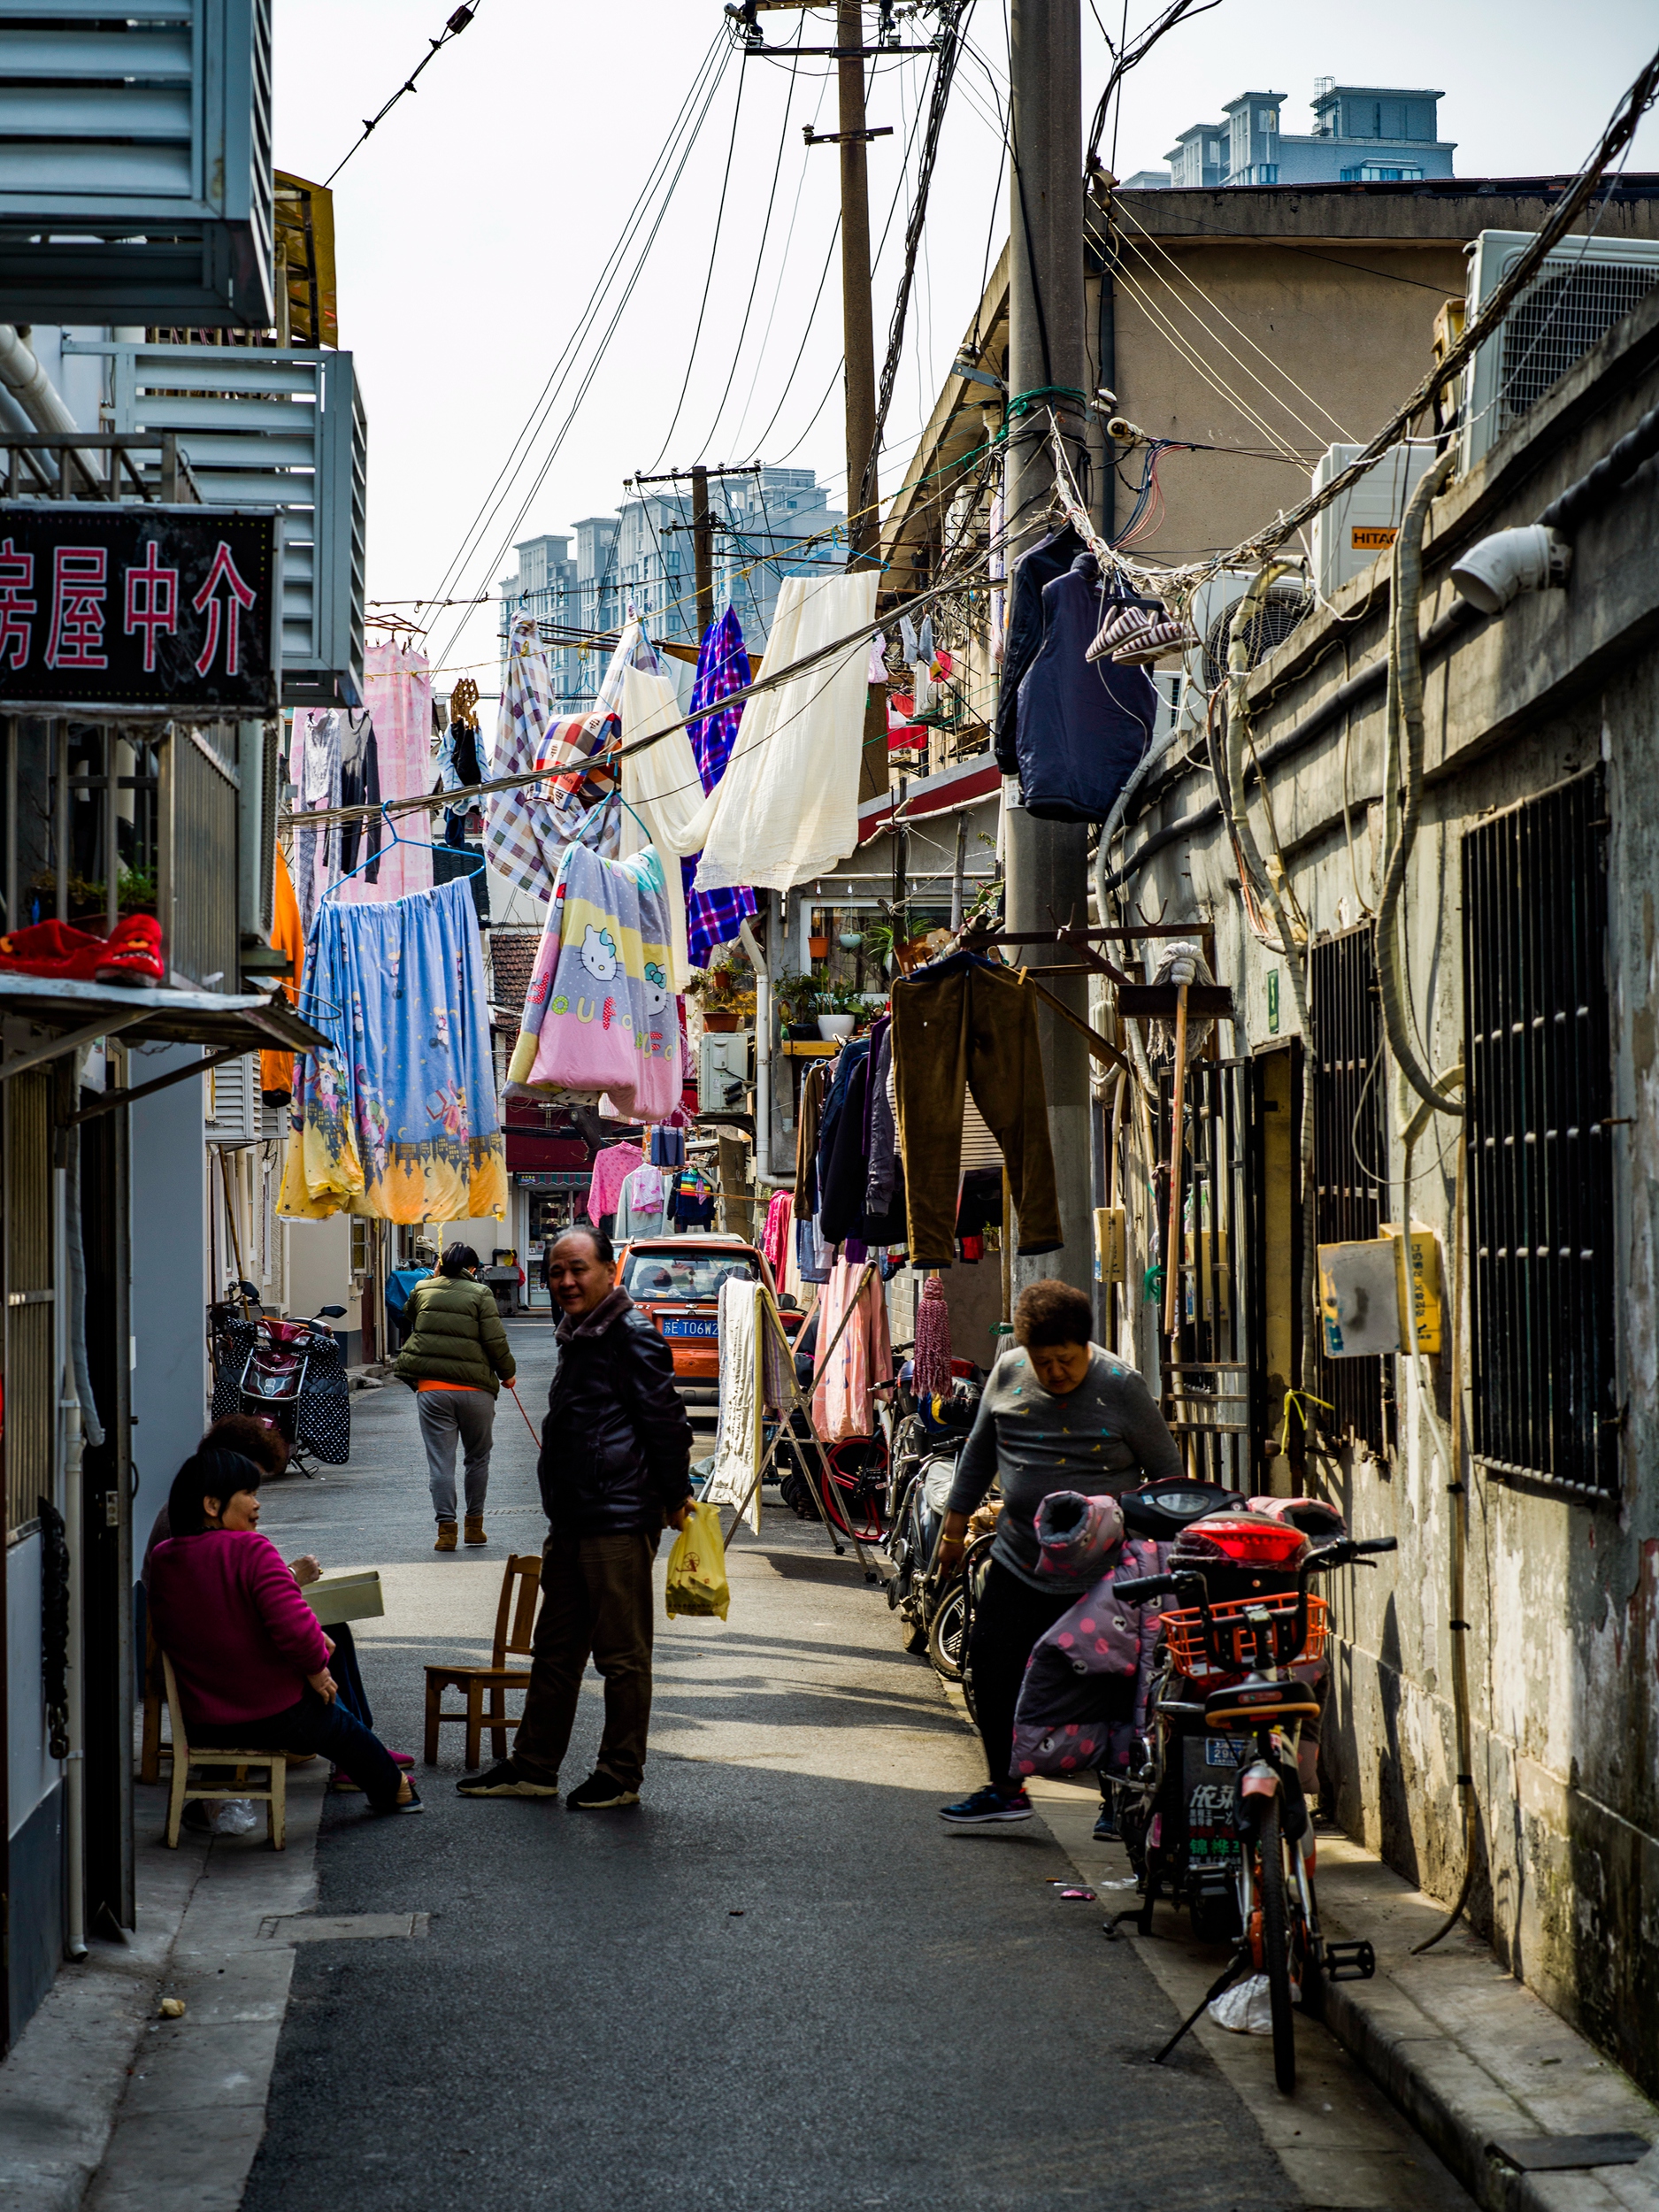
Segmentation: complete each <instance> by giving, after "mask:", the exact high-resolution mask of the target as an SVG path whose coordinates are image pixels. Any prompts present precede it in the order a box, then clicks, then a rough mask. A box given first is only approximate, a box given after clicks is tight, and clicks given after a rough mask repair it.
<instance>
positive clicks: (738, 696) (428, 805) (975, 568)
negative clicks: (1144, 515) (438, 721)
mask: <svg viewBox="0 0 1659 2212" xmlns="http://www.w3.org/2000/svg"><path fill="white" fill-rule="evenodd" d="M989 558H990V557H989V555H988V554H979V555H977V556H976V557H974V559H973V560H972V561H971V562H970V563H969V564H968V565H967V566H966V568H965V569H963V570H958V571H957V572H956V573H955V574H953V575H952V576H950V577H949V579H948V580H945V581H943V582H941V583H938V584H935V585H933V587H932V588H930V589H928V590H927V591H925V592H918V594H917V595H915V597H914V598H912V599H910V600H907V601H906V603H905V605H906V611H910V609H911V608H915V607H922V606H930V605H932V603H933V601H934V600H936V599H942V598H944V597H945V596H946V595H948V594H949V593H950V592H955V591H960V590H961V588H962V587H963V584H964V581H966V580H968V578H969V577H970V576H972V575H974V574H977V573H978V572H980V571H981V570H988V568H989ZM892 622H893V617H892V616H891V615H888V616H887V617H885V618H880V619H878V620H874V621H871V622H868V623H865V624H864V626H862V627H861V628H859V629H856V630H854V631H852V632H851V633H850V634H849V635H848V636H846V637H841V638H835V639H833V640H832V641H831V642H830V643H829V644H827V645H822V646H820V647H819V648H818V650H817V651H816V652H812V653H807V654H803V656H802V657H801V658H800V659H799V660H798V661H792V662H791V663H790V664H789V665H788V666H787V668H780V669H777V670H772V669H769V670H768V671H767V672H766V673H765V674H764V676H760V677H757V679H756V680H755V681H754V682H753V683H752V684H746V685H745V686H744V687H743V688H742V689H741V691H729V692H727V693H726V695H725V697H724V698H722V699H721V700H720V702H719V704H718V708H710V709H707V710H703V712H700V713H697V714H693V715H687V716H686V717H685V718H683V719H682V720H680V721H678V722H672V723H670V724H669V725H668V726H666V727H665V728H664V729H660V730H653V731H652V732H651V733H650V735H649V737H641V738H636V739H635V740H634V742H633V744H632V745H629V746H628V747H626V749H625V750H624V751H623V752H621V753H618V754H617V755H615V756H613V757H615V758H617V759H622V758H625V757H631V756H633V755H634V754H636V753H642V752H644V751H645V750H646V749H648V748H649V747H650V746H652V745H660V744H662V743H663V742H664V741H665V740H666V739H668V738H671V737H674V736H676V735H678V734H679V733H680V731H681V730H689V729H693V728H695V726H697V725H698V724H699V723H701V722H705V721H707V720H709V719H710V717H711V716H712V715H713V714H714V713H716V712H719V713H724V712H725V711H726V710H727V709H728V708H731V707H734V706H741V705H742V704H743V703H744V702H745V701H746V700H749V699H753V698H757V697H758V696H759V695H760V694H761V693H763V692H767V691H775V690H777V689H779V688H780V687H781V686H782V685H784V684H787V683H789V682H792V681H793V680H794V679H795V677H797V676H802V675H804V674H805V673H806V672H807V671H808V670H809V669H812V668H816V667H818V665H819V664H820V663H822V662H824V661H826V660H832V659H833V658H834V657H836V656H837V655H839V654H842V653H846V652H849V651H851V650H852V649H853V648H854V647H856V646H859V645H867V644H868V643H869V641H870V640H871V639H872V638H873V637H879V636H880V635H881V634H882V633H883V632H884V631H886V630H887V629H888V628H890V627H891V626H892ZM538 780H539V779H538V778H536V777H534V776H528V777H527V776H526V775H525V774H524V773H523V772H522V771H520V772H518V773H517V774H514V775H511V776H500V777H492V778H491V779H489V780H488V781H486V782H483V783H470V784H466V785H464V786H463V787H462V788H461V789H460V790H459V791H458V792H457V791H433V792H426V793H423V794H421V795H419V796H417V797H415V798H410V799H395V800H388V802H387V803H386V804H385V806H384V808H381V807H378V806H375V807H361V806H359V807H327V808H322V807H319V808H318V809H317V810H316V811H315V812H314V813H306V812H300V813H294V814H285V815H283V816H282V817H281V822H280V826H281V827H282V828H284V829H321V828H325V827H326V826H328V825H329V824H331V823H335V822H360V821H364V820H366V819H367V818H368V817H369V816H371V815H376V816H378V815H380V814H381V813H382V812H383V813H384V814H385V816H386V818H388V819H389V818H390V817H391V816H393V815H394V814H418V813H427V814H434V813H436V812H437V811H438V810H440V809H441V808H442V807H451V806H455V805H457V804H459V803H462V801H464V800H465V801H469V802H470V801H471V800H472V799H477V798H482V797H486V796H488V794H489V793H491V792H493V791H522V790H525V789H526V788H527V787H529V786H530V785H532V784H534V783H535V782H537V781H538Z"/></svg>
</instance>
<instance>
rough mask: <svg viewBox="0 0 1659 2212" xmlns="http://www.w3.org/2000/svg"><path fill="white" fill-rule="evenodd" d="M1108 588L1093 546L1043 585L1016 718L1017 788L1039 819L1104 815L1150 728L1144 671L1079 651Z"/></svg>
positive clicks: (1098, 620)
mask: <svg viewBox="0 0 1659 2212" xmlns="http://www.w3.org/2000/svg"><path fill="white" fill-rule="evenodd" d="M1113 596H1115V595H1109V594H1106V593H1104V592H1102V588H1101V572H1100V563H1099V562H1098V561H1097V560H1096V559H1095V557H1094V555H1093V554H1092V553H1079V556H1078V557H1077V558H1076V560H1074V561H1073V562H1072V564H1071V567H1070V568H1069V569H1068V570H1067V571H1066V572H1065V574H1064V576H1060V577H1056V579H1055V580H1054V582H1053V583H1051V584H1045V585H1044V587H1043V592H1042V618H1043V626H1042V646H1041V650H1040V651H1039V653H1038V655H1037V657H1036V658H1035V660H1033V662H1032V664H1031V666H1030V668H1029V669H1028V670H1027V671H1026V673H1025V680H1023V682H1022V683H1021V684H1020V687H1019V712H1018V725H1017V748H1018V759H1019V787H1020V793H1021V796H1022V798H1023V799H1024V802H1025V810H1026V812H1027V813H1028V814H1034V815H1036V816H1037V817H1038V818H1040V819H1041V820H1042V821H1047V822H1103V821H1104V820H1105V818H1106V817H1107V816H1108V815H1109V814H1110V812H1111V810H1112V807H1113V805H1114V804H1115V803H1116V801H1117V798H1118V793H1119V792H1120V791H1121V790H1122V789H1123V787H1124V786H1125V783H1127V782H1128V780H1129V779H1130V777H1131V775H1133V772H1134V770H1135V768H1136V766H1137V764H1139V762H1140V759H1141V754H1142V753H1143V752H1144V751H1145V750H1146V748H1147V743H1148V740H1149V739H1150V737H1151V735H1152V726H1153V723H1154V720H1155V718H1156V713H1157V703H1158V695H1157V687H1156V685H1155V684H1154V683H1153V680H1152V679H1151V677H1150V676H1149V675H1148V673H1147V672H1146V670H1145V669H1144V668H1120V667H1118V664H1117V663H1116V662H1115V661H1110V660H1101V661H1094V662H1090V661H1087V660H1086V659H1085V658H1084V655H1085V654H1086V653H1087V650H1088V649H1089V647H1090V646H1091V645H1092V644H1093V643H1094V639H1095V636H1096V635H1097V634H1098V633H1099V630H1100V626H1101V624H1102V621H1103V620H1104V619H1105V617H1106V612H1107V610H1108V607H1109V605H1110V600H1111V598H1112V597H1113ZM1004 683H1006V678H1005V679H1004ZM1004 696H1006V691H1005V692H1004Z"/></svg>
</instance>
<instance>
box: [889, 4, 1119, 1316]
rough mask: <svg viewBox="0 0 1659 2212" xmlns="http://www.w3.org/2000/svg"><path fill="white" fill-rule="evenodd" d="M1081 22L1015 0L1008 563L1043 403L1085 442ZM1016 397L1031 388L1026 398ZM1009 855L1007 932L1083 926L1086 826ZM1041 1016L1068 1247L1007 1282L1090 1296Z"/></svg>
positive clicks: (1041, 835) (1069, 1070) (1067, 1122)
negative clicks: (1060, 1286)
mask: <svg viewBox="0 0 1659 2212" xmlns="http://www.w3.org/2000/svg"><path fill="white" fill-rule="evenodd" d="M1080 28H1081V27H1080V22H1079V0H1010V34H1011V55H1010V105H1011V116H1010V122H1011V127H1012V138H1013V159H1012V182H1011V204H1010V222H1009V227H1010V292H1009V362H1008V389H1009V399H1010V410H1011V411H1012V412H1011V413H1010V423H1009V435H1008V459H1007V481H1006V487H1005V491H1004V503H1005V509H1006V513H1007V517H1008V529H1009V563H1010V568H1011V567H1012V565H1013V561H1014V560H1015V559H1016V558H1017V557H1018V555H1019V554H1021V553H1023V552H1024V551H1025V549H1027V548H1028V547H1029V546H1031V545H1033V544H1034V543H1035V542H1036V541H1037V539H1038V538H1039V537H1040V536H1041V534H1042V531H1043V527H1044V523H1045V519H1046V517H1047V515H1048V503H1049V497H1050V495H1051V494H1052V492H1053V489H1054V483H1055V470H1054V460H1053V456H1052V454H1051V452H1050V450H1049V443H1048V434H1049V431H1048V415H1049V410H1050V409H1052V410H1053V412H1054V414H1055V416H1056V419H1058V421H1059V423H1060V426H1061V432H1062V434H1063V436H1064V439H1065V441H1066V443H1067V446H1068V448H1069V449H1070V450H1071V454H1072V456H1073V459H1074V465H1075V462H1076V459H1077V457H1080V455H1081V454H1082V453H1083V451H1084V449H1085V439H1086V431H1085V416H1084V411H1083V407H1084V402H1083V384H1084V380H1085V376H1086V374H1087V367H1086V361H1087V356H1086V353H1085V349H1084V342H1083V182H1082V174H1083V132H1082V101H1083V80H1082V50H1081V42H1080ZM1022 396H1025V399H1024V404H1023V406H1022ZM849 419H850V416H849ZM1016 795H1017V794H1016ZM1005 851H1006V854H1007V865H1008V926H1009V928H1010V929H1014V930H1038V929H1052V928H1053V927H1054V926H1056V924H1057V923H1069V922H1075V923H1078V924H1079V925H1080V924H1085V923H1087V919H1088V828H1087V824H1084V823H1080V822H1079V823H1071V822H1041V821H1036V820H1033V818H1032V817H1031V816H1030V815H1029V814H1027V813H1026V812H1025V810H1024V808H1023V807H1018V806H1014V805H1011V804H1010V807H1009V809H1008V818H1007V838H1006V843H1005ZM1025 955H1026V959H1027V961H1028V962H1029V964H1031V965H1032V966H1033V967H1041V966H1043V965H1047V964H1054V963H1056V962H1058V961H1060V960H1062V958H1063V957H1069V956H1065V955H1064V954H1063V952H1062V949H1061V948H1060V947H1058V946H1044V945H1032V946H1029V947H1027V948H1026V949H1025ZM1053 989H1054V991H1055V995H1056V997H1059V998H1062V999H1064V1001H1065V1002H1066V1003H1067V1004H1068V1005H1070V1006H1071V1008H1072V1010H1073V1011H1074V1012H1076V1013H1077V1014H1078V1015H1079V1016H1081V1017H1086V1016H1087V1010H1088V1009H1087V986H1086V982H1085V979H1083V978H1081V977H1076V976H1066V977H1060V978H1056V981H1055V983H1054V985H1053ZM1037 1020H1038V1026H1039V1030H1040V1033H1041V1040H1042V1059H1043V1066H1044V1068H1045V1069H1046V1071H1047V1073H1048V1131H1049V1135H1050V1137H1051V1139H1052V1141H1053V1146H1054V1165H1055V1179H1056V1185H1057V1187H1058V1196H1059V1202H1060V1225H1061V1230H1062V1233H1063V1234H1064V1238H1065V1248H1064V1251H1061V1252H1054V1253H1048V1254H1045V1255H1044V1256H1042V1257H1041V1258H1040V1259H1029V1260H1019V1259H1016V1261H1015V1263H1014V1269H1015V1282H1016V1284H1017V1285H1023V1284H1024V1283H1027V1282H1031V1281H1033V1280H1035V1279H1037V1278H1039V1277H1041V1276H1045V1275H1057V1276H1059V1277H1060V1278H1061V1279H1063V1280H1064V1281H1065V1282H1069V1283H1072V1284H1074V1285H1075V1286H1077V1287H1078V1288H1079V1290H1083V1291H1086V1292H1088V1293H1089V1294H1091V1295H1092V1294H1093V1288H1094V1237H1093V1233H1092V1222H1091V1211H1092V1200H1093V1190H1092V1185H1091V1175H1090V1155H1091V1145H1090V1129H1089V1061H1088V1048H1087V1044H1086V1043H1085V1041H1084V1039H1083V1038H1082V1036H1081V1035H1080V1034H1079V1032H1078V1031H1077V1030H1076V1029H1074V1028H1073V1027H1072V1026H1071V1023H1070V1022H1067V1021H1064V1020H1062V1019H1061V1018H1060V1017H1059V1016H1058V1015H1057V1014H1056V1013H1054V1012H1053V1011H1052V1010H1049V1009H1048V1008H1046V1007H1043V1006H1041V1004H1040V1006H1039V1010H1038V1016H1037Z"/></svg>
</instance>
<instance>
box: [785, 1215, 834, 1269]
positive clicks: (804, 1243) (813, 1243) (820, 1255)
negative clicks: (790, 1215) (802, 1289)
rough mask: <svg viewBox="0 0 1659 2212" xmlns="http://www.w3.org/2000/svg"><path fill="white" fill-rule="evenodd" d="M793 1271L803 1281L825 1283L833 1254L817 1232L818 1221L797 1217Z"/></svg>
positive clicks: (832, 1262)
mask: <svg viewBox="0 0 1659 2212" xmlns="http://www.w3.org/2000/svg"><path fill="white" fill-rule="evenodd" d="M834 1263H835V1255H834V1252H833V1249H832V1248H831V1247H830V1246H828V1245H826V1243H825V1241H824V1240H823V1238H822V1237H821V1236H819V1234H818V1223H817V1222H816V1221H815V1220H811V1219H801V1218H799V1217H797V1219H796V1221H795V1272H796V1274H797V1275H798V1276H799V1277H800V1279H801V1280H802V1281H803V1283H826V1282H828V1280H829V1279H830V1271H831V1269H832V1268H833V1266H834Z"/></svg>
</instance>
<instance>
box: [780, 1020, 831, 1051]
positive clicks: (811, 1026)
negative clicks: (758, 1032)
mask: <svg viewBox="0 0 1659 2212" xmlns="http://www.w3.org/2000/svg"><path fill="white" fill-rule="evenodd" d="M784 1034H785V1035H786V1036H787V1038H788V1040H789V1042H790V1043H791V1044H792V1045H806V1044H811V1043H812V1042H814V1041H819V1042H821V1041H822V1040H821V1039H819V1038H818V1024H817V1023H816V1022H815V1021H810V1022H787V1023H786V1024H785V1025H784Z"/></svg>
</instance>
